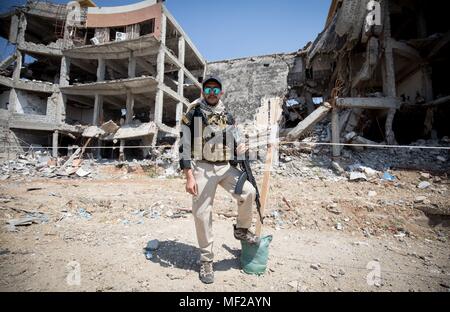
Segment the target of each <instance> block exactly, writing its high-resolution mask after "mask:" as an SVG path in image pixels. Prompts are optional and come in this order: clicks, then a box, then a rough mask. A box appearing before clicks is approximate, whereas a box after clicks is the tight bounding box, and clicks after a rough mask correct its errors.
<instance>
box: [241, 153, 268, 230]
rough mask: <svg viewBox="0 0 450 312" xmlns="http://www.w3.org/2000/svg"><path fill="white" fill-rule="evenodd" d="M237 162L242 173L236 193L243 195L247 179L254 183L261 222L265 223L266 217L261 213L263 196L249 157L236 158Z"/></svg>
mask: <svg viewBox="0 0 450 312" xmlns="http://www.w3.org/2000/svg"><path fill="white" fill-rule="evenodd" d="M235 154H237V153H235ZM235 163H237V164H239V166H240V168H241V170H242V174H241V175H240V176H239V179H238V182H237V184H236V188H235V190H234V193H235V194H236V195H242V191H243V188H244V184H245V182H246V181H248V182H250V183H251V184H252V185H253V187H254V188H255V191H256V198H255V202H256V209H257V210H258V214H259V219H260V220H261V224H264V217H263V216H262V214H261V200H260V198H261V197H260V195H259V190H258V185H257V184H256V180H255V177H254V176H253V173H252V168H251V167H250V161H249V160H248V159H247V157H245V159H243V160H239V159H238V160H236V161H235Z"/></svg>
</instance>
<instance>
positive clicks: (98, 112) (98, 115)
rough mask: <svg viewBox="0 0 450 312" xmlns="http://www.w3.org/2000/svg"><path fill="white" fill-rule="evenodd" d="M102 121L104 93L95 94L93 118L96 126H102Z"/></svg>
mask: <svg viewBox="0 0 450 312" xmlns="http://www.w3.org/2000/svg"><path fill="white" fill-rule="evenodd" d="M101 122H103V95H100V94H95V103H94V116H93V118H92V124H93V125H94V126H100V123H101Z"/></svg>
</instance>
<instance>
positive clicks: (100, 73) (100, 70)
mask: <svg viewBox="0 0 450 312" xmlns="http://www.w3.org/2000/svg"><path fill="white" fill-rule="evenodd" d="M105 69H106V63H105V59H103V58H99V59H98V66H97V81H104V80H105Z"/></svg>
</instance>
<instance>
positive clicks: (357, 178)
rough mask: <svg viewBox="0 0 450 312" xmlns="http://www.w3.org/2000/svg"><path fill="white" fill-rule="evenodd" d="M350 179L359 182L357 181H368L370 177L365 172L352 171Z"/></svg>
mask: <svg viewBox="0 0 450 312" xmlns="http://www.w3.org/2000/svg"><path fill="white" fill-rule="evenodd" d="M349 180H350V181H353V182H357V181H367V180H368V179H367V177H366V175H365V174H364V173H361V172H352V173H350V178H349Z"/></svg>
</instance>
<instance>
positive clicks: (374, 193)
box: [367, 191, 378, 197]
mask: <svg viewBox="0 0 450 312" xmlns="http://www.w3.org/2000/svg"><path fill="white" fill-rule="evenodd" d="M377 195H378V193H377V192H375V191H369V193H368V194H367V196H369V197H375V196H377Z"/></svg>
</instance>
